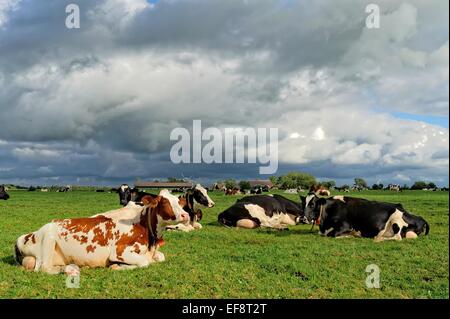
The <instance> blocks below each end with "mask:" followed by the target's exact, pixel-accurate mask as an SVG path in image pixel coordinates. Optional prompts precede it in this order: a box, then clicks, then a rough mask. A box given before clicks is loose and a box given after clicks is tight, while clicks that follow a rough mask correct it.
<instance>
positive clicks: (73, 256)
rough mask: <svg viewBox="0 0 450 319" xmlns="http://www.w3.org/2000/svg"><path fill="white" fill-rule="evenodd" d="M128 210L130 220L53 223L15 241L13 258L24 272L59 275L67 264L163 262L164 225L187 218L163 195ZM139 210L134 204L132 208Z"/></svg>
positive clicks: (117, 265) (126, 266) (123, 265)
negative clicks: (161, 243) (161, 247)
mask: <svg viewBox="0 0 450 319" xmlns="http://www.w3.org/2000/svg"><path fill="white" fill-rule="evenodd" d="M143 202H144V203H145V205H144V206H139V208H137V207H135V208H134V209H131V208H130V209H129V213H130V215H129V216H128V217H130V218H129V219H113V218H111V216H112V215H113V213H110V214H109V216H110V217H107V216H104V215H97V216H95V217H88V218H74V219H61V220H53V221H52V222H50V223H48V224H46V225H44V226H43V227H41V228H40V229H39V230H38V231H36V232H33V233H29V234H26V235H22V236H20V237H19V238H18V239H17V242H16V246H15V259H16V261H17V262H18V263H19V264H21V265H22V266H24V267H25V268H26V269H28V270H33V269H34V271H43V272H47V273H49V274H57V273H60V272H61V271H62V270H63V269H64V267H65V266H66V265H69V264H76V265H77V266H89V267H107V266H110V267H111V268H112V269H132V268H136V267H146V266H148V265H149V264H150V263H153V262H155V261H164V259H165V258H164V255H163V254H162V253H161V252H159V251H158V247H159V245H158V242H159V241H160V240H161V239H162V233H163V230H164V229H165V226H166V225H168V224H170V223H175V222H182V221H186V220H187V219H188V214H187V213H185V212H183V210H182V209H181V207H179V205H177V204H178V201H176V200H175V201H174V200H170V199H167V198H166V197H163V196H159V195H158V196H155V197H152V196H148V197H145V198H143ZM136 206H138V205H136Z"/></svg>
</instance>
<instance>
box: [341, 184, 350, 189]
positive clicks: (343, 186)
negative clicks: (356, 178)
mask: <svg viewBox="0 0 450 319" xmlns="http://www.w3.org/2000/svg"><path fill="white" fill-rule="evenodd" d="M341 188H342V189H350V186H348V185H347V184H344V185H342V186H341Z"/></svg>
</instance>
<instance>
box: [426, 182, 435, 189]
mask: <svg viewBox="0 0 450 319" xmlns="http://www.w3.org/2000/svg"><path fill="white" fill-rule="evenodd" d="M427 188H428V189H433V188H437V186H436V184H435V183H433V182H431V183H428V185H427Z"/></svg>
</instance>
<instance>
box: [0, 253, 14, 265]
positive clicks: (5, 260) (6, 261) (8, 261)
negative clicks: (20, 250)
mask: <svg viewBox="0 0 450 319" xmlns="http://www.w3.org/2000/svg"><path fill="white" fill-rule="evenodd" d="M0 262H1V263H2V264H7V265H17V262H16V261H15V259H14V256H13V255H10V256H5V257H2V258H0Z"/></svg>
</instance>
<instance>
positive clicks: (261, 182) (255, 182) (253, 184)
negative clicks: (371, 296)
mask: <svg viewBox="0 0 450 319" xmlns="http://www.w3.org/2000/svg"><path fill="white" fill-rule="evenodd" d="M248 182H249V183H250V186H251V187H252V188H254V187H257V186H267V187H268V188H269V189H271V188H272V187H273V183H272V182H271V181H269V180H262V179H257V180H252V181H248Z"/></svg>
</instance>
